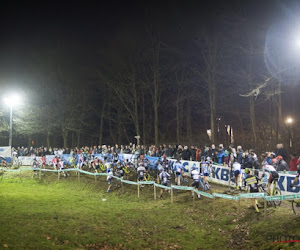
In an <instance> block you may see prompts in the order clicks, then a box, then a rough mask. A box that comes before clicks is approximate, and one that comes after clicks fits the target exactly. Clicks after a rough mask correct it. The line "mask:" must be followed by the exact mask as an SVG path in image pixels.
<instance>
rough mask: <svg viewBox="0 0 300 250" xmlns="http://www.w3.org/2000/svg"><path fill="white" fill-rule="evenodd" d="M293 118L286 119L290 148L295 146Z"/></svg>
mask: <svg viewBox="0 0 300 250" xmlns="http://www.w3.org/2000/svg"><path fill="white" fill-rule="evenodd" d="M293 121H294V120H293V118H291V117H288V118H287V119H286V124H287V125H288V130H289V143H290V148H292V147H293V131H292V124H293Z"/></svg>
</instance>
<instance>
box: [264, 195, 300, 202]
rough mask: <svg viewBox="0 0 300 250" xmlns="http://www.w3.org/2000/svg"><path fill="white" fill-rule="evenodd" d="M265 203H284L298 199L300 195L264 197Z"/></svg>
mask: <svg viewBox="0 0 300 250" xmlns="http://www.w3.org/2000/svg"><path fill="white" fill-rule="evenodd" d="M264 199H265V200H266V201H284V200H294V199H300V194H288V195H276V196H266V197H264Z"/></svg>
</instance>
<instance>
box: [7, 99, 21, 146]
mask: <svg viewBox="0 0 300 250" xmlns="http://www.w3.org/2000/svg"><path fill="white" fill-rule="evenodd" d="M21 102H22V98H21V96H20V95H18V94H12V95H9V96H6V97H5V98H4V103H5V104H6V105H7V106H8V107H9V108H10V119H9V142H8V145H9V146H10V147H11V146H12V110H13V107H16V106H18V105H20V104H21Z"/></svg>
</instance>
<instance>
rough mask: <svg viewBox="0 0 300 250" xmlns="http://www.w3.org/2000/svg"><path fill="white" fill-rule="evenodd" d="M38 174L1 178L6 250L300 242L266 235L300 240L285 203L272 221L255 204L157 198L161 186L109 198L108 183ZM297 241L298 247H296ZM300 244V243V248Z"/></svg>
mask: <svg viewBox="0 0 300 250" xmlns="http://www.w3.org/2000/svg"><path fill="white" fill-rule="evenodd" d="M30 175H31V173H22V174H21V175H19V174H12V173H6V174H5V176H4V178H3V179H2V180H0V249H3V248H6V247H8V248H11V249H24V248H25V249H70V248H74V249H180V248H182V249H225V248H235V249H282V248H284V249H288V248H291V249H292V248H295V249H296V248H298V249H299V248H300V243H289V244H271V243H270V242H266V240H265V239H266V236H270V235H274V236H278V235H287V234H292V235H300V220H299V218H296V217H295V216H294V214H293V213H292V211H291V209H290V205H289V204H288V203H285V204H284V205H283V207H280V208H277V209H276V210H275V209H273V208H268V211H267V212H268V213H267V220H264V219H263V214H255V213H254V209H253V208H252V207H250V201H249V200H248V201H246V200H243V201H242V202H241V213H240V217H238V209H237V208H238V207H237V202H235V201H229V200H223V199H213V200H211V199H207V198H202V199H201V200H196V201H195V203H193V201H192V198H191V194H190V193H189V192H184V191H182V192H180V193H178V194H177V195H175V197H174V198H175V199H174V204H171V202H170V197H169V194H168V193H165V194H164V197H163V199H158V200H156V201H154V199H153V187H150V186H149V187H144V188H143V189H142V190H141V197H140V198H139V199H138V198H137V189H136V186H130V185H126V184H124V189H123V190H124V192H122V191H121V188H119V189H116V187H114V189H113V190H112V192H111V193H109V194H107V193H105V190H106V183H105V181H104V180H105V179H104V177H103V178H100V179H99V180H97V183H96V184H95V181H94V178H93V177H89V176H85V177H83V176H82V177H81V181H80V182H78V181H77V178H76V177H75V176H73V177H70V178H66V179H61V180H60V181H58V180H57V177H56V175H55V174H53V173H47V174H46V175H45V176H43V178H42V180H39V179H38V178H36V179H32V178H30ZM293 244H294V245H293ZM297 244H298V245H297Z"/></svg>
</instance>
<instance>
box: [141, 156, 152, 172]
mask: <svg viewBox="0 0 300 250" xmlns="http://www.w3.org/2000/svg"><path fill="white" fill-rule="evenodd" d="M142 161H143V164H144V167H145V169H146V171H148V169H149V167H150V161H149V160H148V159H147V158H143V159H142Z"/></svg>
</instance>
